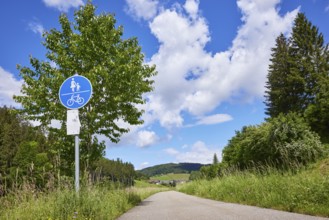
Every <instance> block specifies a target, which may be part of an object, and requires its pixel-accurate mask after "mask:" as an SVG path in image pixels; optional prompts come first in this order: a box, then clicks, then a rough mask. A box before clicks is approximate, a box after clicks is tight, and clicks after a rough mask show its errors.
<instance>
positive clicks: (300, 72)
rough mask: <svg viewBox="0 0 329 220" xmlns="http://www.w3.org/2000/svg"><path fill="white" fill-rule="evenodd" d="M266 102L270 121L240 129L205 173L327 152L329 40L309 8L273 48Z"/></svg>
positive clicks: (286, 164) (298, 160) (285, 164)
mask: <svg viewBox="0 0 329 220" xmlns="http://www.w3.org/2000/svg"><path fill="white" fill-rule="evenodd" d="M265 105H266V114H267V115H268V118H267V119H266V121H265V122H264V123H262V124H260V125H254V126H245V127H243V128H242V130H241V131H237V132H236V135H235V136H234V137H233V138H232V139H231V140H229V143H228V145H227V146H226V147H225V148H224V150H223V158H222V162H221V163H214V164H213V165H211V166H208V167H203V168H201V171H200V174H199V176H200V177H206V178H213V177H218V176H221V175H222V171H223V170H224V169H225V168H230V167H234V168H237V169H248V168H251V167H259V166H274V167H276V168H278V169H293V168H294V167H296V166H300V165H305V164H307V163H309V162H313V161H316V160H317V159H319V158H321V157H323V156H325V155H327V153H328V144H329V46H328V44H325V42H324V37H323V35H322V34H321V33H319V30H318V28H317V27H315V26H314V25H312V24H311V22H310V21H308V20H307V18H306V16H305V14H303V13H299V14H298V15H297V17H296V18H295V22H294V26H293V29H292V34H291V36H290V37H289V38H287V37H286V36H285V35H283V34H281V35H280V36H278V37H277V39H276V45H275V47H274V48H272V56H271V59H270V65H269V69H268V75H267V83H266V94H265Z"/></svg>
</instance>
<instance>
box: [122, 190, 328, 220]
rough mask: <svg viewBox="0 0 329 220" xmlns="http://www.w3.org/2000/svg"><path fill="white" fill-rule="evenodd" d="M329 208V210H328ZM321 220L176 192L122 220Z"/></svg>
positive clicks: (148, 202)
mask: <svg viewBox="0 0 329 220" xmlns="http://www.w3.org/2000/svg"><path fill="white" fill-rule="evenodd" d="M328 208H329V207H328ZM194 219H195V220H231V219H232V220H233V219H234V220H240V219H241V220H272V219H273V220H274V219H276V220H321V219H323V220H324V219H327V220H329V218H321V217H314V216H308V215H301V214H295V213H290V212H283V211H276V210H272V209H264V208H258V207H254V206H246V205H238V204H232V203H225V202H218V201H214V200H210V199H202V198H198V197H195V196H190V195H186V194H183V193H180V192H176V191H168V192H160V193H157V194H155V195H153V196H151V197H149V198H147V199H145V200H144V201H142V202H141V204H140V205H138V206H136V207H134V208H133V209H131V210H130V211H128V212H127V213H125V214H123V215H122V216H121V217H119V218H118V220H194Z"/></svg>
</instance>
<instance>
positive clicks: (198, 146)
mask: <svg viewBox="0 0 329 220" xmlns="http://www.w3.org/2000/svg"><path fill="white" fill-rule="evenodd" d="M184 150H185V151H183V152H180V151H177V150H176V149H174V148H167V149H165V150H164V152H165V153H166V154H168V155H171V156H174V157H175V159H176V161H175V162H177V163H182V162H188V163H202V164H210V163H212V160H213V157H214V154H217V156H218V155H221V154H220V149H219V148H218V149H216V148H211V147H207V145H206V144H205V143H204V142H203V141H197V142H195V143H194V144H193V145H192V146H191V147H186V148H184ZM218 159H219V160H221V157H219V158H218Z"/></svg>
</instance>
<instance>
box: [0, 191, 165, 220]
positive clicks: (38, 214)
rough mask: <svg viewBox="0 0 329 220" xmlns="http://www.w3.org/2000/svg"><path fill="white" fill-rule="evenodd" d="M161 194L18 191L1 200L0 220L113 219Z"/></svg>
mask: <svg viewBox="0 0 329 220" xmlns="http://www.w3.org/2000/svg"><path fill="white" fill-rule="evenodd" d="M163 190H165V189H161V188H148V187H142V188H138V187H137V188H136V187H134V188H130V189H113V188H111V187H107V188H106V187H88V188H84V189H81V190H80V192H79V194H76V193H75V192H74V190H68V189H65V190H58V191H54V192H51V193H47V194H42V193H38V194H36V193H33V192H29V191H21V192H16V193H15V194H12V195H8V196H6V197H4V198H0V203H1V208H0V219H8V220H9V219H10V220H11V219H48V220H55V219H72V218H73V219H116V218H117V217H118V216H120V215H122V214H123V213H124V212H126V211H127V210H129V209H131V208H132V207H134V206H135V205H137V204H139V203H140V202H141V201H142V200H143V199H144V198H146V197H148V196H150V195H152V194H154V193H156V192H159V191H163Z"/></svg>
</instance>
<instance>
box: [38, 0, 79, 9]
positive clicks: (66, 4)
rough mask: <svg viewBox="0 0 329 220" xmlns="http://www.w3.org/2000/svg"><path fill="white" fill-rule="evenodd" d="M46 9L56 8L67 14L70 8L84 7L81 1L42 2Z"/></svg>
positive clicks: (45, 0) (54, 0)
mask: <svg viewBox="0 0 329 220" xmlns="http://www.w3.org/2000/svg"><path fill="white" fill-rule="evenodd" d="M43 2H44V3H45V4H46V6H48V7H53V8H56V9H57V10H59V11H62V12H68V10H69V9H70V8H77V7H79V6H82V5H84V3H83V0H43Z"/></svg>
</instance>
